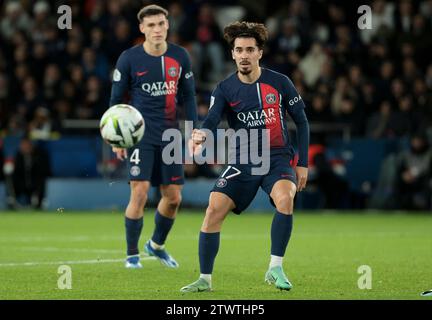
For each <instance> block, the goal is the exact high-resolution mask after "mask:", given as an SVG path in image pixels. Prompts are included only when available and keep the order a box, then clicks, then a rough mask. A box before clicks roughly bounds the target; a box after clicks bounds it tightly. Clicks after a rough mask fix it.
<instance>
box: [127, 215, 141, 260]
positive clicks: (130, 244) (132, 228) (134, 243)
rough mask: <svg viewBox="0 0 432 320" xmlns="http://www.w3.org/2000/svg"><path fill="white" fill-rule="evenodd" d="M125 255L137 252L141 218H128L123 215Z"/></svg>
mask: <svg viewBox="0 0 432 320" xmlns="http://www.w3.org/2000/svg"><path fill="white" fill-rule="evenodd" d="M125 227H126V243H127V255H128V256H132V255H136V254H139V250H138V241H139V238H140V235H141V230H142V228H143V218H142V217H141V218H139V219H129V218H128V217H125Z"/></svg>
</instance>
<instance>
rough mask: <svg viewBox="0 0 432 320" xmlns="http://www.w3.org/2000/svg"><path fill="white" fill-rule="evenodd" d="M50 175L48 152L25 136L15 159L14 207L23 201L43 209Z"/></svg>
mask: <svg viewBox="0 0 432 320" xmlns="http://www.w3.org/2000/svg"><path fill="white" fill-rule="evenodd" d="M49 175H50V164H49V158H48V155H47V154H46V152H45V151H44V150H43V149H41V148H39V147H37V146H36V145H34V143H33V142H32V141H31V140H30V139H28V138H23V139H22V140H21V142H20V146H19V150H18V153H17V154H16V156H15V161H14V170H13V189H14V199H13V200H14V201H13V202H12V203H11V205H12V207H16V206H17V204H20V203H21V201H22V202H23V203H25V204H30V205H31V206H32V207H33V208H35V209H41V206H42V201H43V199H44V197H45V184H46V179H47V177H48V176H49Z"/></svg>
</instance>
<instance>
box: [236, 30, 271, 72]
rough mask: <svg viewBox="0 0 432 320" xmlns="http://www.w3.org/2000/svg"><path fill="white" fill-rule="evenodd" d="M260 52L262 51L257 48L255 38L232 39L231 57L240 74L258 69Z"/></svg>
mask: <svg viewBox="0 0 432 320" xmlns="http://www.w3.org/2000/svg"><path fill="white" fill-rule="evenodd" d="M262 54H263V51H262V50H260V49H259V48H258V46H257V44H256V40H255V38H237V39H235V40H234V48H233V50H232V57H233V59H234V60H235V62H236V64H237V70H238V71H239V72H240V73H241V74H244V75H248V74H250V73H251V72H252V71H254V70H256V69H258V68H259V60H260V59H261V57H262Z"/></svg>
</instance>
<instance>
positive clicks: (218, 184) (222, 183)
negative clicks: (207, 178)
mask: <svg viewBox="0 0 432 320" xmlns="http://www.w3.org/2000/svg"><path fill="white" fill-rule="evenodd" d="M226 185H227V181H226V179H225V178H220V179H219V180H218V181H216V187H218V188H224V187H226Z"/></svg>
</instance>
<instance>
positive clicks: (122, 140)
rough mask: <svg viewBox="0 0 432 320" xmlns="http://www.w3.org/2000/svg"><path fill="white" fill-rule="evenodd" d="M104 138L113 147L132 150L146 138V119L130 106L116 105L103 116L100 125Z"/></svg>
mask: <svg viewBox="0 0 432 320" xmlns="http://www.w3.org/2000/svg"><path fill="white" fill-rule="evenodd" d="M99 128H100V132H101V135H102V138H103V139H104V140H105V141H106V142H107V143H108V144H110V145H111V146H112V147H117V148H131V147H133V146H134V145H136V144H137V143H138V142H139V141H140V140H141V139H142V138H143V136H144V130H145V122H144V118H143V116H142V115H141V112H139V111H138V110H137V109H135V108H134V107H132V106H131V105H128V104H116V105H114V106H112V107H111V108H109V109H108V110H107V111H105V113H104V114H103V116H102V118H101V120H100V123H99Z"/></svg>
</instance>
